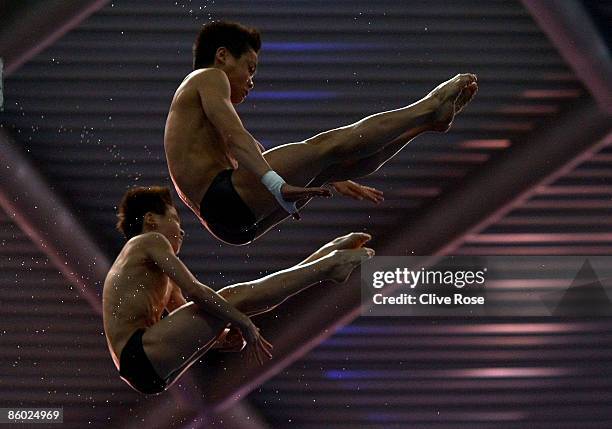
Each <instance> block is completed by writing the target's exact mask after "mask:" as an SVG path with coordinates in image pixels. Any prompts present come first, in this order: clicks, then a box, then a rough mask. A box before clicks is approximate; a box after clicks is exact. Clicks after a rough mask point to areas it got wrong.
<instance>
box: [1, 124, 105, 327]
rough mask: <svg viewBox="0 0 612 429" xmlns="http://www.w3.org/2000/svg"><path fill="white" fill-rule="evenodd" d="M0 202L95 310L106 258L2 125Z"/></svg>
mask: <svg viewBox="0 0 612 429" xmlns="http://www.w3.org/2000/svg"><path fill="white" fill-rule="evenodd" d="M0 206H1V207H2V208H3V209H4V211H5V212H6V213H7V215H8V216H9V217H10V218H11V220H13V221H14V222H15V223H16V224H17V225H18V226H19V227H20V228H21V229H22V230H23V232H24V233H25V234H26V235H28V237H30V239H31V240H32V242H33V243H34V244H35V245H36V246H37V247H38V248H39V249H40V250H41V251H42V252H43V253H45V254H46V255H47V256H48V257H49V259H50V260H51V261H52V262H53V264H54V265H55V266H56V267H57V268H58V269H59V270H60V271H61V273H62V274H63V275H64V277H66V279H67V280H68V281H69V282H70V283H71V284H73V285H74V286H75V287H76V288H77V289H78V291H79V292H80V293H81V295H82V296H83V298H85V300H86V301H87V302H88V303H89V305H90V306H91V307H92V308H93V309H94V310H95V311H96V313H97V314H99V315H101V314H102V283H103V281H104V278H105V277H106V273H107V272H108V270H109V269H110V262H109V260H108V258H107V257H106V255H105V254H104V253H103V252H102V251H101V250H100V249H99V248H98V245H97V244H96V243H95V242H94V240H93V239H92V238H91V237H90V236H89V234H88V233H87V231H85V229H84V228H83V227H82V226H81V224H80V223H79V221H78V220H77V219H76V218H75V217H74V216H73V214H72V213H71V211H70V210H69V209H68V208H67V207H66V205H65V204H64V202H63V201H62V200H61V199H60V198H59V197H58V196H57V195H55V193H54V192H53V191H52V190H51V188H50V187H49V185H48V184H47V183H46V181H45V179H44V178H43V177H42V176H41V175H40V173H39V172H38V171H37V170H36V168H35V167H34V166H33V165H32V164H31V162H30V161H29V160H28V159H27V158H26V157H25V156H23V154H22V153H21V151H20V150H19V149H18V148H17V145H16V143H15V142H14V141H13V140H12V139H11V138H10V136H9V135H8V134H7V133H6V132H5V130H3V129H0Z"/></svg>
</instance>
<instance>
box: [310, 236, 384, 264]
mask: <svg viewBox="0 0 612 429" xmlns="http://www.w3.org/2000/svg"><path fill="white" fill-rule="evenodd" d="M371 239H372V236H371V235H370V234H366V233H365V232H351V233H350V234H346V235H343V236H342V237H338V238H334V239H333V240H332V241H330V242H329V243H327V244H325V245H323V246H322V247H321V248H320V249H319V250H317V251H316V252H314V253H313V254H312V255H311V256H310V257H309V258H308V260H309V261H314V260H315V259H319V258H322V257H323V256H326V255H329V254H330V253H331V252H333V251H334V250H344V249H359V248H360V247H363V245H364V244H365V243H367V242H368V241H370V240H371Z"/></svg>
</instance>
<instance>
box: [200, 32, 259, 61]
mask: <svg viewBox="0 0 612 429" xmlns="http://www.w3.org/2000/svg"><path fill="white" fill-rule="evenodd" d="M222 46H224V47H226V48H227V49H228V50H229V51H230V52H231V54H232V55H233V56H234V57H236V58H240V57H241V56H242V54H244V53H245V52H248V50H249V49H253V50H254V51H255V53H258V52H259V50H260V49H261V35H260V34H259V31H258V30H256V29H254V28H250V27H246V26H244V25H242V24H239V23H237V22H231V21H214V22H211V23H208V24H205V25H203V26H202V28H201V29H200V32H199V33H198V37H196V40H195V42H194V44H193V69H194V70H197V69H201V68H204V67H209V66H211V65H212V64H214V62H215V54H216V52H217V49H219V48H220V47H222Z"/></svg>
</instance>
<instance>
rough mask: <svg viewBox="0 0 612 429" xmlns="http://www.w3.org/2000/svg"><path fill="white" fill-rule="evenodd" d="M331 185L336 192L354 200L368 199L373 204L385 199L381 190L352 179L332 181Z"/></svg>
mask: <svg viewBox="0 0 612 429" xmlns="http://www.w3.org/2000/svg"><path fill="white" fill-rule="evenodd" d="M331 186H332V187H333V188H334V189H335V190H336V192H338V193H340V194H342V195H346V196H347V197H351V198H353V199H355V200H363V199H366V200H368V201H372V202H373V203H374V204H378V203H380V202H381V201H383V200H384V199H385V198H384V195H383V193H382V191H379V190H378V189H376V188H371V187H369V186H364V185H360V184H359V183H355V182H353V181H352V180H345V181H344V182H333V183H331Z"/></svg>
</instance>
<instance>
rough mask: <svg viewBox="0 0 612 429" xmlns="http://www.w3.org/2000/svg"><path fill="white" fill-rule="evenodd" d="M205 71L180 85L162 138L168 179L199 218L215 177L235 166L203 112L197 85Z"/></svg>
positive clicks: (193, 73)
mask: <svg viewBox="0 0 612 429" xmlns="http://www.w3.org/2000/svg"><path fill="white" fill-rule="evenodd" d="M207 70H208V69H200V70H196V71H194V72H192V73H191V74H189V75H188V76H187V77H185V79H184V80H183V82H182V83H181V84H180V86H179V87H178V89H177V90H176V93H175V94H174V98H173V99H172V103H171V105H170V111H169V113H168V118H167V120H166V129H165V134H164V147H165V150H166V159H167V162H168V169H169V171H170V177H171V178H172V181H173V182H174V186H175V188H176V190H177V191H178V194H179V196H180V197H181V199H182V200H183V202H185V204H186V205H187V206H189V207H190V208H191V209H192V210H193V211H194V213H196V215H198V216H199V212H200V202H201V201H202V198H203V197H204V194H205V193H206V190H207V189H208V187H209V185H210V183H211V182H212V180H213V179H214V178H215V176H216V175H217V174H218V173H219V172H220V171H222V170H225V169H228V168H237V166H238V163H237V162H236V160H235V158H234V157H233V156H232V155H231V153H230V151H229V149H228V146H227V143H226V142H225V140H224V139H223V138H222V137H221V136H220V135H219V133H218V132H217V130H216V129H215V127H214V126H213V124H212V123H211V122H210V121H209V120H208V118H207V117H206V114H205V113H204V110H203V108H202V101H201V100H200V95H199V93H198V90H197V88H196V84H197V79H198V78H199V77H200V76H201V74H202V73H206V72H207Z"/></svg>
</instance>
